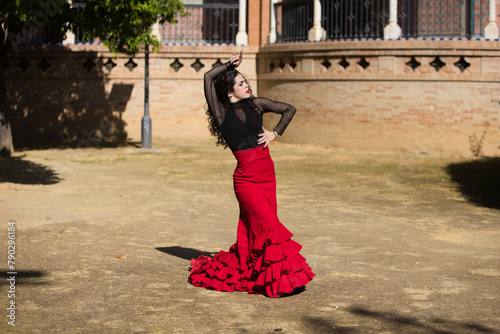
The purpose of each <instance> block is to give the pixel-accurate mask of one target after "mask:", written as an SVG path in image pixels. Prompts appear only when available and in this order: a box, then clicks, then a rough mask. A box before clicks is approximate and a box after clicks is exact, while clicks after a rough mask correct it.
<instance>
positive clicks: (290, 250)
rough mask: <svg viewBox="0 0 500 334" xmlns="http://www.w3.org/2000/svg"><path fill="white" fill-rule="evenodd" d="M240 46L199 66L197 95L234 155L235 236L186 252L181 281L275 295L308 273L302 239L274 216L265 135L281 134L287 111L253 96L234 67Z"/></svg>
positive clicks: (296, 286)
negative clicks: (185, 275) (209, 250)
mask: <svg viewBox="0 0 500 334" xmlns="http://www.w3.org/2000/svg"><path fill="white" fill-rule="evenodd" d="M242 60H243V51H241V52H240V54H239V55H235V54H233V56H232V57H231V59H230V60H229V61H228V62H227V63H225V64H222V65H219V66H216V67H214V68H212V69H211V70H210V71H208V72H207V73H205V78H204V85H205V98H206V100H207V104H208V111H207V115H208V119H209V125H210V127H209V128H210V131H211V133H212V134H213V135H214V136H215V137H216V138H217V144H219V145H222V146H224V147H229V148H230V149H231V151H232V152H233V154H234V156H235V157H236V160H237V166H236V169H235V171H234V174H233V182H234V191H235V194H236V198H237V200H238V203H239V207H240V216H239V221H238V228H237V241H236V243H235V244H234V245H233V246H231V248H230V249H229V252H225V251H220V252H219V254H217V255H215V256H214V258H213V259H212V258H210V257H207V256H203V255H202V256H200V257H198V258H197V259H192V260H191V266H192V267H191V275H190V276H189V282H190V283H191V284H193V285H195V286H199V287H204V288H207V289H212V290H217V291H247V292H248V293H254V294H263V295H265V296H268V297H282V296H285V295H289V294H292V293H294V292H300V291H303V290H304V286H305V285H306V284H307V283H308V282H309V281H310V280H311V279H312V278H313V277H314V274H313V273H312V271H311V268H310V267H309V266H308V265H307V263H306V260H305V258H304V257H303V256H302V255H300V254H299V251H300V250H301V248H302V246H301V245H300V244H298V243H297V242H295V241H293V240H291V237H292V233H291V232H290V231H288V230H287V229H286V228H285V227H284V226H283V225H282V224H281V222H280V221H279V219H278V216H277V203H276V179H275V174H274V163H273V161H272V159H271V156H270V155H269V147H268V145H269V143H270V142H271V141H273V140H274V139H276V137H277V136H278V135H282V134H283V132H284V131H285V128H286V127H287V125H288V124H289V123H290V121H291V120H292V118H293V116H294V114H295V108H294V107H293V106H291V105H289V104H286V103H281V102H275V101H272V100H269V99H267V98H263V97H254V96H253V95H252V91H251V90H250V87H249V85H248V83H247V82H246V80H245V78H244V77H243V76H242V75H241V74H240V73H239V72H238V71H237V70H236V68H237V67H238V66H239V65H240V64H241V62H242ZM266 112H274V113H276V114H280V115H281V118H280V121H279V122H278V124H277V125H276V126H275V127H274V129H273V131H267V130H266V129H264V126H263V123H262V115H263V114H264V113H266Z"/></svg>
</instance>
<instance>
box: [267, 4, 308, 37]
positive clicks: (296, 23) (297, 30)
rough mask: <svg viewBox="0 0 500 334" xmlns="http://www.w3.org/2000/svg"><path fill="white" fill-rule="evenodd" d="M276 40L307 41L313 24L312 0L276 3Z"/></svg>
mask: <svg viewBox="0 0 500 334" xmlns="http://www.w3.org/2000/svg"><path fill="white" fill-rule="evenodd" d="M274 6H275V13H276V18H277V19H276V41H277V42H292V41H306V40H307V39H308V32H309V29H311V27H312V24H313V14H314V5H313V1H312V0H306V1H304V0H289V1H283V2H278V3H276V4H275V5H274Z"/></svg>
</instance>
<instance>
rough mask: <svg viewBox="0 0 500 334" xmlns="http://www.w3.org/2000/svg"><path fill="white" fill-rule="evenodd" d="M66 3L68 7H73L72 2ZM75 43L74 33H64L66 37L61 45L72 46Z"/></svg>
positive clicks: (70, 0) (69, 31)
mask: <svg viewBox="0 0 500 334" xmlns="http://www.w3.org/2000/svg"><path fill="white" fill-rule="evenodd" d="M68 3H69V5H70V6H73V1H72V0H68ZM75 42H76V36H75V33H74V32H73V31H71V30H68V31H66V36H65V37H64V41H63V44H64V45H72V44H75Z"/></svg>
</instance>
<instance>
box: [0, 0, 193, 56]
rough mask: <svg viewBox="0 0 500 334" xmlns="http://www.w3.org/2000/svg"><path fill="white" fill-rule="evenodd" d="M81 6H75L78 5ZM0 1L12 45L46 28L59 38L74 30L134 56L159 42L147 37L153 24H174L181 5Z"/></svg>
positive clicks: (143, 0) (0, 18)
mask: <svg viewBox="0 0 500 334" xmlns="http://www.w3.org/2000/svg"><path fill="white" fill-rule="evenodd" d="M83 2H84V3H85V6H79V5H77V4H78V3H83ZM73 4H75V5H74V6H71V5H70V4H69V3H68V2H67V1H66V0H2V6H1V8H0V27H2V28H3V29H4V32H6V33H7V34H8V37H9V38H8V39H7V40H8V41H10V42H15V41H17V40H19V36H21V34H22V35H23V36H25V35H28V36H33V35H35V34H36V32H37V31H38V29H47V28H50V29H51V31H58V32H59V33H60V34H61V36H63V35H64V33H66V31H67V30H68V29H71V28H76V27H78V28H79V29H80V30H83V31H84V32H85V35H84V39H86V40H92V39H95V38H98V39H99V40H100V41H101V42H102V43H103V44H104V45H106V46H107V47H108V48H109V49H110V50H111V51H112V52H116V53H125V54H128V55H135V53H137V52H138V51H139V50H140V47H141V45H144V44H152V45H153V46H154V47H156V48H157V47H159V46H160V42H159V41H158V40H157V39H156V37H155V36H153V35H152V34H151V26H152V25H153V24H154V23H156V22H160V23H165V22H176V20H175V17H176V15H178V14H179V13H180V14H181V15H182V14H183V13H182V12H183V9H184V6H183V4H182V2H181V1H180V0H73Z"/></svg>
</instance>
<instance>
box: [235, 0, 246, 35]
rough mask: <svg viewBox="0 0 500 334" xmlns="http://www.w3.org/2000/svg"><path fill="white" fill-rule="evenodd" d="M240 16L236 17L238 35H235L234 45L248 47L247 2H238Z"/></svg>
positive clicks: (243, 0) (242, 0)
mask: <svg viewBox="0 0 500 334" xmlns="http://www.w3.org/2000/svg"><path fill="white" fill-rule="evenodd" d="M239 4H240V10H239V12H240V15H239V17H238V33H237V34H236V44H237V45H248V34H247V2H246V0H240V1H239Z"/></svg>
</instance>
